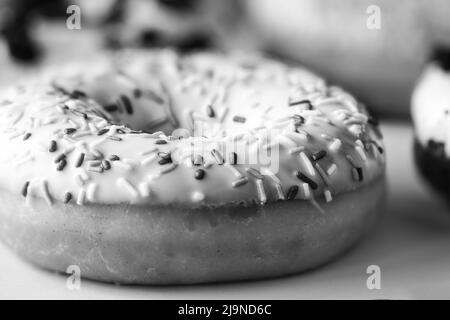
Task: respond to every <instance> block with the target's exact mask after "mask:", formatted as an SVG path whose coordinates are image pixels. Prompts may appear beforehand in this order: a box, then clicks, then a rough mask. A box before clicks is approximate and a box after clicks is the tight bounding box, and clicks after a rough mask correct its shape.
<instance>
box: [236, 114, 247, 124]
mask: <svg viewBox="0 0 450 320" xmlns="http://www.w3.org/2000/svg"><path fill="white" fill-rule="evenodd" d="M233 121H234V122H239V123H245V122H246V121H247V119H246V118H245V117H242V116H234V117H233Z"/></svg>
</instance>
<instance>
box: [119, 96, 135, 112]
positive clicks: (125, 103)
mask: <svg viewBox="0 0 450 320" xmlns="http://www.w3.org/2000/svg"><path fill="white" fill-rule="evenodd" d="M120 101H121V103H122V104H123V106H124V107H125V110H126V111H127V113H128V114H133V105H132V104H131V100H130V99H129V98H128V97H127V96H125V95H121V96H120Z"/></svg>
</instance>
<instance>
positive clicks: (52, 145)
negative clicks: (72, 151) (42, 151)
mask: <svg viewBox="0 0 450 320" xmlns="http://www.w3.org/2000/svg"><path fill="white" fill-rule="evenodd" d="M57 149H58V144H57V143H56V141H55V140H52V141H50V147H49V148H48V152H55V151H56V150H57Z"/></svg>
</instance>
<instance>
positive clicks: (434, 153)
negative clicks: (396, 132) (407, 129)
mask: <svg viewBox="0 0 450 320" xmlns="http://www.w3.org/2000/svg"><path fill="white" fill-rule="evenodd" d="M435 58H436V59H435V61H433V62H432V63H430V64H429V66H428V67H427V68H426V69H425V71H424V73H423V75H422V77H421V79H420V80H419V82H418V84H417V86H416V89H415V91H414V94H413V98H412V116H413V120H414V126H415V143H414V146H415V147H414V150H415V159H416V163H417V166H418V168H419V171H420V172H421V173H422V175H423V176H424V177H425V179H426V180H427V181H428V182H429V183H430V184H431V185H432V186H433V187H434V189H436V190H437V191H438V192H439V193H441V194H443V195H444V196H445V197H446V198H447V199H450V161H449V159H450V156H449V155H450V144H449V143H448V142H449V138H450V136H449V133H450V131H449V129H448V128H449V125H448V124H449V112H450V50H444V49H443V50H440V51H439V52H438V53H437V55H436V57H435Z"/></svg>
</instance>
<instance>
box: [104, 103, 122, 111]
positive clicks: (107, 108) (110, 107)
mask: <svg viewBox="0 0 450 320" xmlns="http://www.w3.org/2000/svg"><path fill="white" fill-rule="evenodd" d="M103 109H105V111H106V112H114V111H117V110H118V109H119V107H118V106H117V104H107V105H105V106H103Z"/></svg>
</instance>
